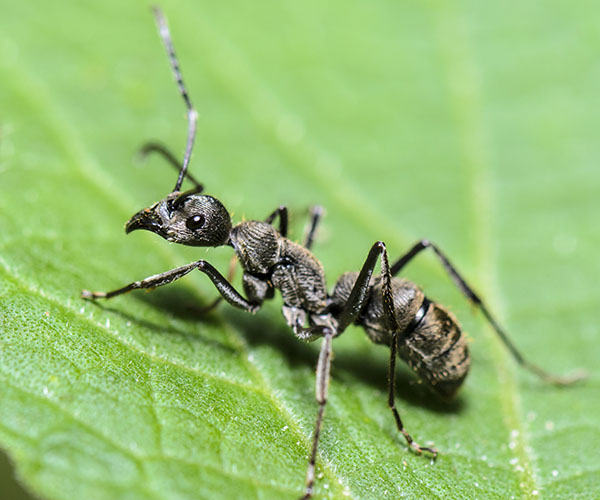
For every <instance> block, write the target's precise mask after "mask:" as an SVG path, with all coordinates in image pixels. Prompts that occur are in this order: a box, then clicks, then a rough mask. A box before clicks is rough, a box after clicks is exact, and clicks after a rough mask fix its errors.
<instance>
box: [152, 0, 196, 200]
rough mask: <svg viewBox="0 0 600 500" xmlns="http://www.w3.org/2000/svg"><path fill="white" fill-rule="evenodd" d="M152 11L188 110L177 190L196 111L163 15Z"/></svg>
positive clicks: (189, 148) (155, 9) (186, 161)
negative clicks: (185, 136)
mask: <svg viewBox="0 0 600 500" xmlns="http://www.w3.org/2000/svg"><path fill="white" fill-rule="evenodd" d="M152 11H153V12H154V17H155V18H156V24H157V25H158V33H159V35H160V37H161V38H162V40H163V43H164V45H165V48H166V49H167V55H168V56H169V61H170V63H171V69H172V70H173V74H174V75H175V81H176V82H177V86H178V87H179V92H180V93H181V96H182V97H183V100H184V101H185V105H186V107H187V110H188V112H187V118H188V136H187V143H186V146H185V156H184V157H183V163H182V165H181V170H180V171H179V176H178V177H177V184H175V188H174V189H173V191H179V190H180V189H181V184H182V183H183V179H184V177H185V175H186V172H187V168H188V164H189V163H190V157H191V156H192V148H193V146H194V139H195V138H196V122H197V121H198V112H197V111H196V110H195V109H194V107H193V106H192V101H190V96H189V95H188V93H187V90H186V89H185V85H184V84H183V78H182V76H181V70H180V69H179V62H178V61H177V56H176V55H175V50H174V49H173V41H172V40H171V33H170V32H169V27H168V26H167V21H166V19H165V16H164V15H163V13H162V11H161V10H160V8H158V7H152Z"/></svg>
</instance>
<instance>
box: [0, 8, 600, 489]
mask: <svg viewBox="0 0 600 500" xmlns="http://www.w3.org/2000/svg"><path fill="white" fill-rule="evenodd" d="M162 7H163V9H164V11H165V13H166V16H167V18H168V20H169V23H170V26H171V30H172V33H173V38H174V42H175V46H176V49H177V52H178V55H179V58H180V61H181V65H182V69H183V73H184V78H185V80H186V83H187V85H188V87H189V90H190V93H191V97H192V100H193V102H194V103H195V105H196V107H197V108H198V111H199V113H200V120H199V131H198V140H197V143H196V149H195V154H194V157H193V160H192V166H191V169H192V171H193V173H194V175H196V176H197V177H199V178H200V179H202V181H203V182H204V183H205V185H206V186H207V188H208V192H209V193H210V194H213V195H215V196H217V197H219V198H220V199H221V200H222V201H223V202H224V203H225V205H226V206H227V207H228V208H229V210H230V211H231V212H232V213H233V216H234V219H235V220H236V221H239V220H241V219H242V218H244V217H245V218H258V219H260V218H263V217H265V216H266V215H267V214H268V213H270V212H271V211H272V210H273V209H274V208H275V207H277V206H278V205H280V204H286V205H288V207H289V208H290V211H291V213H292V237H293V238H298V239H300V238H301V237H302V227H303V223H304V221H305V220H306V214H307V208H308V207H309V206H310V205H312V204H315V203H320V204H322V205H323V206H324V207H325V208H326V210H327V216H326V219H325V220H324V223H323V226H322V227H321V230H320V232H319V235H318V241H317V243H316V245H315V248H314V251H315V254H316V255H317V256H318V258H319V259H321V261H322V262H323V264H324V266H325V269H326V271H327V276H328V280H329V283H330V284H333V283H334V282H335V279H336V277H337V276H338V275H339V274H341V273H342V272H344V271H346V270H354V269H358V268H359V267H360V265H361V264H362V262H363V260H364V258H365V256H366V252H367V251H368V248H369V247H370V245H371V244H372V243H373V242H374V241H375V240H378V239H383V240H384V241H386V243H387V244H388V248H389V250H390V252H391V254H392V256H397V255H399V254H401V253H402V252H403V251H405V250H406V249H407V248H408V246H409V245H410V244H411V243H412V242H414V241H416V240H417V239H419V238H422V237H427V238H429V239H431V240H432V241H435V242H436V243H437V244H438V245H439V246H440V247H441V248H442V249H444V250H445V251H446V252H447V254H448V255H449V256H450V257H451V258H452V259H453V261H454V262H455V264H456V265H457V267H458V268H459V269H460V270H462V271H463V273H464V274H465V276H467V277H468V279H469V280H470V281H471V282H472V283H473V284H474V286H475V287H476V288H477V290H478V291H480V293H481V295H482V296H484V297H485V298H486V299H487V301H488V302H489V304H490V307H491V309H492V310H493V311H494V312H496V314H497V315H498V316H499V317H500V318H501V320H502V323H503V324H504V325H506V326H507V329H508V330H509V332H510V333H511V335H512V338H513V339H514V341H515V342H516V344H517V345H518V346H519V348H520V349H522V351H523V352H524V353H526V355H527V356H528V357H529V358H530V359H532V360H533V361H535V362H537V363H539V364H541V365H543V366H545V367H546V368H547V369H548V370H550V371H553V372H556V373H566V372H569V371H571V370H572V369H574V368H577V367H582V368H586V369H587V370H588V372H589V373H590V377H589V379H588V380H587V381H586V382H584V383H582V384H579V385H577V386H574V387H570V388H568V389H557V388H553V387H549V386H546V385H544V384H543V383H541V382H540V381H539V380H537V379H536V378H535V377H533V376H531V375H530V374H528V373H524V372H523V371H521V370H519V369H518V368H517V367H516V366H515V364H514V362H513V361H512V360H511V359H510V357H509V356H508V355H507V353H506V352H505V350H504V349H503V348H502V346H501V345H500V343H499V342H498V340H497V339H496V338H495V337H494V336H493V334H492V333H491V331H490V330H489V328H488V327H487V326H486V325H485V323H484V322H483V321H481V320H480V318H479V316H478V315H472V314H471V312H472V311H471V308H470V307H469V305H468V304H466V303H465V300H464V299H463V298H462V297H461V296H460V294H459V293H457V292H456V290H454V288H453V286H452V285H451V283H450V281H449V280H448V278H447V277H446V276H445V275H444V273H443V272H442V270H441V269H440V266H439V265H438V263H437V262H436V261H435V260H434V259H433V258H431V256H423V257H421V258H419V259H418V261H416V262H415V263H414V264H412V265H411V266H410V268H409V269H408V270H407V276H409V277H410V278H412V279H414V280H415V281H417V282H418V283H420V284H422V285H423V287H424V288H425V289H426V290H427V294H428V295H429V296H430V297H432V298H435V299H436V300H438V301H440V302H443V303H445V304H447V305H448V306H449V307H450V309H451V310H453V311H454V312H455V313H456V314H457V315H458V316H459V317H460V318H461V321H462V323H463V325H464V327H465V330H466V331H467V332H468V334H469V337H470V338H471V339H472V344H471V351H472V356H473V362H472V373H471V375H470V377H469V378H468V379H467V382H466V384H465V387H464V388H463V390H462V392H461V394H460V396H459V398H458V400H457V401H455V402H454V403H451V404H444V403H442V402H440V401H438V400H436V399H435V397H434V396H432V395H431V394H430V393H429V392H427V390H425V389H424V388H423V387H422V386H421V385H419V384H418V383H417V381H416V380H415V378H414V376H413V375H412V374H411V373H410V371H409V370H408V369H407V368H406V367H404V366H400V367H399V374H398V391H397V392H398V406H399V408H400V411H401V413H402V415H403V418H404V421H405V424H406V426H407V428H408V429H409V431H410V432H411V433H412V434H413V436H414V437H415V439H417V440H418V441H419V442H421V443H427V442H429V441H433V442H434V443H435V446H436V447H438V448H439V449H440V450H441V452H442V455H441V456H440V458H439V459H438V461H437V462H436V464H435V465H432V464H430V462H429V460H427V459H426V458H423V457H417V456H414V455H412V454H411V453H409V452H408V451H407V450H406V446H405V444H404V442H403V440H402V439H401V438H400V437H399V436H398V434H397V432H396V429H395V425H394V422H393V418H392V416H391V414H390V412H389V410H388V409H387V407H386V392H385V387H386V370H387V352H386V350H385V349H383V348H381V347H378V346H374V345H371V344H370V343H369V342H368V341H367V339H366V337H365V335H364V334H363V332H362V331H360V330H359V329H357V328H351V329H349V330H348V332H347V333H346V334H345V335H344V336H343V337H341V338H339V339H337V340H336V342H335V343H334V350H335V353H336V357H335V360H334V371H333V379H332V385H331V391H330V393H331V398H330V403H329V405H328V407H327V414H326V420H325V428H324V433H323V438H322V441H321V447H320V452H321V453H320V457H319V462H318V473H319V475H320V479H319V481H318V484H317V495H316V497H317V498H353V499H375V498H376V499H380V498H381V499H383V498H389V499H394V498H440V499H441V498H444V499H463V498H497V499H507V498H536V499H537V498H548V499H554V498H564V499H575V498H581V499H584V498H585V499H587V498H591V497H592V496H593V492H598V491H600V478H599V474H600V473H599V470H600V466H599V456H598V453H597V450H598V448H600V423H599V418H598V415H599V413H600V402H599V398H598V389H599V371H598V368H597V365H598V359H599V355H600V347H599V346H598V344H599V342H598V339H599V335H598V333H599V319H600V314H599V313H598V302H599V299H600V287H598V276H599V275H600V261H599V259H598V257H597V254H598V251H597V248H598V246H599V245H600V230H599V224H598V216H599V215H600V201H599V193H600V170H599V161H600V141H598V132H599V130H600V92H599V90H598V89H599V88H600V58H599V54H600V27H599V25H598V21H597V20H598V15H599V14H600V12H599V10H600V9H599V7H598V4H597V2H591V1H581V2H578V3H577V4H576V5H574V4H572V3H567V2H561V1H556V0H547V1H543V2H542V1H537V2H525V3H524V2H516V1H509V2H502V3H491V2H472V1H471V2H469V1H464V2H444V1H435V0H430V1H416V0H415V1H402V2H339V1H337V2H315V1H310V0H309V1H305V2H290V1H277V2H274V1H273V2H271V1H252V2H250V1H233V2H191V1H174V2H164V3H162ZM0 12H1V20H0V28H1V31H0V186H1V188H0V193H1V196H0V213H1V218H0V244H1V248H2V250H1V251H0V276H1V278H0V310H1V314H0V327H1V330H0V448H2V449H4V450H5V451H6V453H7V456H8V457H10V459H11V461H12V462H13V464H14V468H15V470H16V475H17V477H18V481H19V482H20V483H22V484H23V485H24V487H25V488H26V489H27V490H29V491H31V492H33V493H34V494H35V496H37V497H39V498H43V499H46V498H48V499H73V498H86V499H114V498H123V499H137V498H140V499H141V498H144V499H145V498H155V499H162V498H165V499H192V498H193V499H197V498H203V499H219V498H223V499H234V498H240V499H241V498H244V499H261V500H262V499H271V498H277V499H280V498H290V499H293V498H297V497H298V496H299V494H300V493H301V491H302V488H303V483H304V475H305V469H306V463H307V456H308V453H309V446H310V435H311V432H312V428H313V421H314V416H315V412H316V405H315V403H314V388H313V386H314V365H315V362H316V353H317V349H318V346H317V345H304V344H302V343H300V342H297V341H296V340H295V339H294V338H293V335H292V334H291V332H290V331H289V329H288V328H287V327H286V326H285V323H284V320H283V318H282V317H281V314H280V312H279V307H280V301H279V300H276V301H274V302H273V303H271V304H269V305H267V306H266V307H265V308H264V310H263V311H261V312H260V313H259V314H258V315H256V316H254V317H251V316H248V315H245V314H243V313H239V312H237V311H234V310H231V308H228V307H226V306H221V307H220V308H219V309H218V310H217V311H216V312H215V313H214V314H211V315H210V316H208V317H203V316H201V315H199V314H197V313H196V312H194V310H193V309H192V308H191V307H190V305H193V304H205V303H207V302H209V301H210V300H212V298H213V297H215V295H216V292H215V290H214V289H213V287H212V286H211V285H210V283H209V282H208V280H207V279H206V278H205V277H203V276H200V273H198V274H199V275H198V276H189V277H187V278H186V279H185V280H182V281H181V282H180V283H177V284H174V285H172V286H169V287H166V288H164V289H160V290H157V291H155V292H154V293H152V294H143V293H140V294H131V295H129V296H125V297H122V298H119V299H115V300H114V301H111V302H109V303H105V304H102V305H94V304H89V303H84V302H82V301H81V300H80V299H79V292H80V290H81V289H82V288H92V289H99V290H107V289H112V288H115V287H118V286H121V285H123V284H125V283H128V282H130V281H132V280H136V279H140V278H143V277H145V276H148V275H150V274H154V273H157V272H161V271H164V270H166V269H169V268H172V267H175V266H177V265H182V264H184V263H187V262H189V261H192V260H197V259H198V258H204V257H206V258H208V259H209V260H210V261H211V262H212V263H213V264H215V265H216V266H217V267H218V268H220V269H221V270H223V272H225V270H226V268H227V265H228V260H229V257H230V255H231V253H230V251H229V250H228V249H216V250H209V251H208V252H205V251H204V250H202V249H201V250H198V249H189V248H187V249H186V248H177V247H174V246H172V245H169V244H168V243H166V242H165V241H163V240H161V239H160V238H158V237H156V235H153V234H150V233H134V234H132V235H130V236H128V237H127V238H126V237H125V235H124V233H123V224H124V222H125V221H126V220H127V219H128V217H129V216H131V215H132V214H133V213H134V212H136V211H137V210H139V209H140V208H142V207H145V206H148V205H149V204H150V203H152V202H153V201H155V200H157V199H159V198H161V197H163V196H164V195H165V194H166V193H167V192H168V191H169V190H170V189H171V188H172V185H173V183H174V181H175V174H174V172H173V171H171V169H170V168H169V167H167V166H165V165H164V162H162V161H161V160H160V158H152V159H150V160H149V161H148V162H147V163H144V164H142V163H140V162H136V161H135V160H134V154H135V151H136V150H137V148H138V147H139V146H140V145H141V144H142V143H143V142H144V141H146V140H148V139H160V140H161V141H163V142H164V143H166V144H168V145H169V146H171V147H172V148H173V149H174V150H175V151H177V152H178V153H181V152H182V151H183V145H184V142H185V133H186V123H185V112H184V108H183V103H182V102H181V100H180V98H179V96H178V95H177V90H176V87H175V84H174V82H173V80H172V77H171V74H170V70H169V67H168V63H167V59H166V56H165V53H164V49H163V47H162V45H161V42H160V40H159V38H158V36H157V34H156V29H155V26H154V21H153V18H152V15H151V13H150V10H149V6H148V5H147V4H146V3H145V2H139V1H135V2H116V1H113V0H107V1H103V2H89V1H80V2H67V1H64V0H57V1H54V2H52V3H48V2H40V1H39V0H31V1H27V2H11V1H8V0H0ZM236 283H237V285H238V286H239V276H238V278H237V281H236ZM0 470H2V471H3V472H2V474H4V476H3V477H2V479H1V482H0V496H1V497H2V498H13V496H12V495H18V494H19V493H18V491H19V488H20V487H19V486H18V485H15V483H14V479H12V478H11V477H10V476H11V474H12V472H11V470H12V465H11V464H9V462H8V461H7V460H3V461H2V465H1V466H0ZM11 492H12V493H11ZM15 492H16V493H15ZM14 498H17V497H16V496H15V497H14Z"/></svg>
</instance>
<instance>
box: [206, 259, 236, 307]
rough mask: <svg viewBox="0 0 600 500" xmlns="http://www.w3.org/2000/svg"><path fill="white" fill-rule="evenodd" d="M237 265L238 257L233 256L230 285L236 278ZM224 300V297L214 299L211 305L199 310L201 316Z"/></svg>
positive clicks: (228, 274) (229, 278) (229, 276)
mask: <svg viewBox="0 0 600 500" xmlns="http://www.w3.org/2000/svg"><path fill="white" fill-rule="evenodd" d="M236 263H237V256H236V255H235V254H233V255H232V256H231V259H229V269H228V270H227V281H229V282H230V283H231V282H232V281H233V277H234V276H235V265H236ZM222 300H223V297H222V296H221V295H219V296H218V297H217V298H216V299H214V300H213V301H212V302H211V303H210V304H208V305H206V306H203V307H200V308H198V312H199V313H200V314H207V313H209V312H210V311H212V310H213V309H215V308H216V307H217V306H218V305H219V304H220V303H221V301H222Z"/></svg>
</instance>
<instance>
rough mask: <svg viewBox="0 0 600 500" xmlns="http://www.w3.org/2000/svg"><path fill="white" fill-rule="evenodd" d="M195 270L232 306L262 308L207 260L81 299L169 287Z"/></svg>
mask: <svg viewBox="0 0 600 500" xmlns="http://www.w3.org/2000/svg"><path fill="white" fill-rule="evenodd" d="M194 269H198V271H201V272H203V273H204V274H206V275H207V276H208V277H209V278H210V280H211V281H212V282H213V284H214V285H215V288H216V289H217V290H218V291H219V293H220V294H221V296H222V297H223V298H224V299H225V300H226V301H227V302H229V303H230V304H231V305H232V306H234V307H237V308H239V309H243V310H244V311H248V312H252V313H253V312H256V311H257V310H258V309H259V308H260V305H259V304H251V303H250V302H248V301H247V300H246V299H245V298H244V297H242V295H240V293H239V292H238V291H237V290H236V289H235V288H233V285H232V284H231V283H229V281H227V280H226V279H225V277H224V276H223V275H222V274H220V273H219V271H217V270H216V269H215V268H214V267H213V266H212V265H211V264H210V263H208V262H206V261H205V260H199V261H197V262H192V263H191V264H187V265H186V266H181V267H177V268H175V269H171V270H170V271H166V272H164V273H160V274H155V275H154V276H149V277H148V278H146V279H143V280H141V281H134V282H133V283H130V284H129V285H126V286H124V287H122V288H118V289H116V290H112V291H111V292H90V291H88V290H83V291H82V292H81V298H83V299H90V300H94V299H111V298H113V297H116V296H117V295H121V294H123V293H127V292H130V291H131V290H137V289H152V288H156V287H158V286H163V285H168V284H169V283H172V282H173V281H175V280H178V279H179V278H183V277H184V276H185V275H186V274H188V273H190V272H191V271H193V270H194Z"/></svg>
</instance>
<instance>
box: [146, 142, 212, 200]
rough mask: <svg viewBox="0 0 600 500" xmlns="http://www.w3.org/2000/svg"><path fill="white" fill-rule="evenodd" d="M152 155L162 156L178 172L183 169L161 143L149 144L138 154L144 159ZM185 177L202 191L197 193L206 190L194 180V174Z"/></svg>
mask: <svg viewBox="0 0 600 500" xmlns="http://www.w3.org/2000/svg"><path fill="white" fill-rule="evenodd" d="M150 153H158V154H160V155H161V156H162V157H163V158H164V159H165V160H167V161H168V162H169V163H170V164H171V165H172V166H173V167H175V169H176V170H177V171H179V169H180V168H181V163H180V162H179V161H177V158H175V155H174V154H173V153H172V152H171V151H169V149H168V148H167V147H166V146H164V145H163V144H161V143H160V142H155V141H150V142H147V143H146V144H144V145H143V146H142V147H141V148H140V150H139V151H138V154H139V156H140V157H141V158H142V159H144V158H146V156H148V155H149V154H150ZM185 176H186V178H187V179H188V180H189V181H191V182H192V184H194V187H195V188H196V189H199V190H200V191H197V192H198V193H200V192H202V191H203V190H204V187H203V186H202V183H200V182H198V181H197V180H196V179H194V177H193V176H192V174H190V173H189V172H186V174H185Z"/></svg>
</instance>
